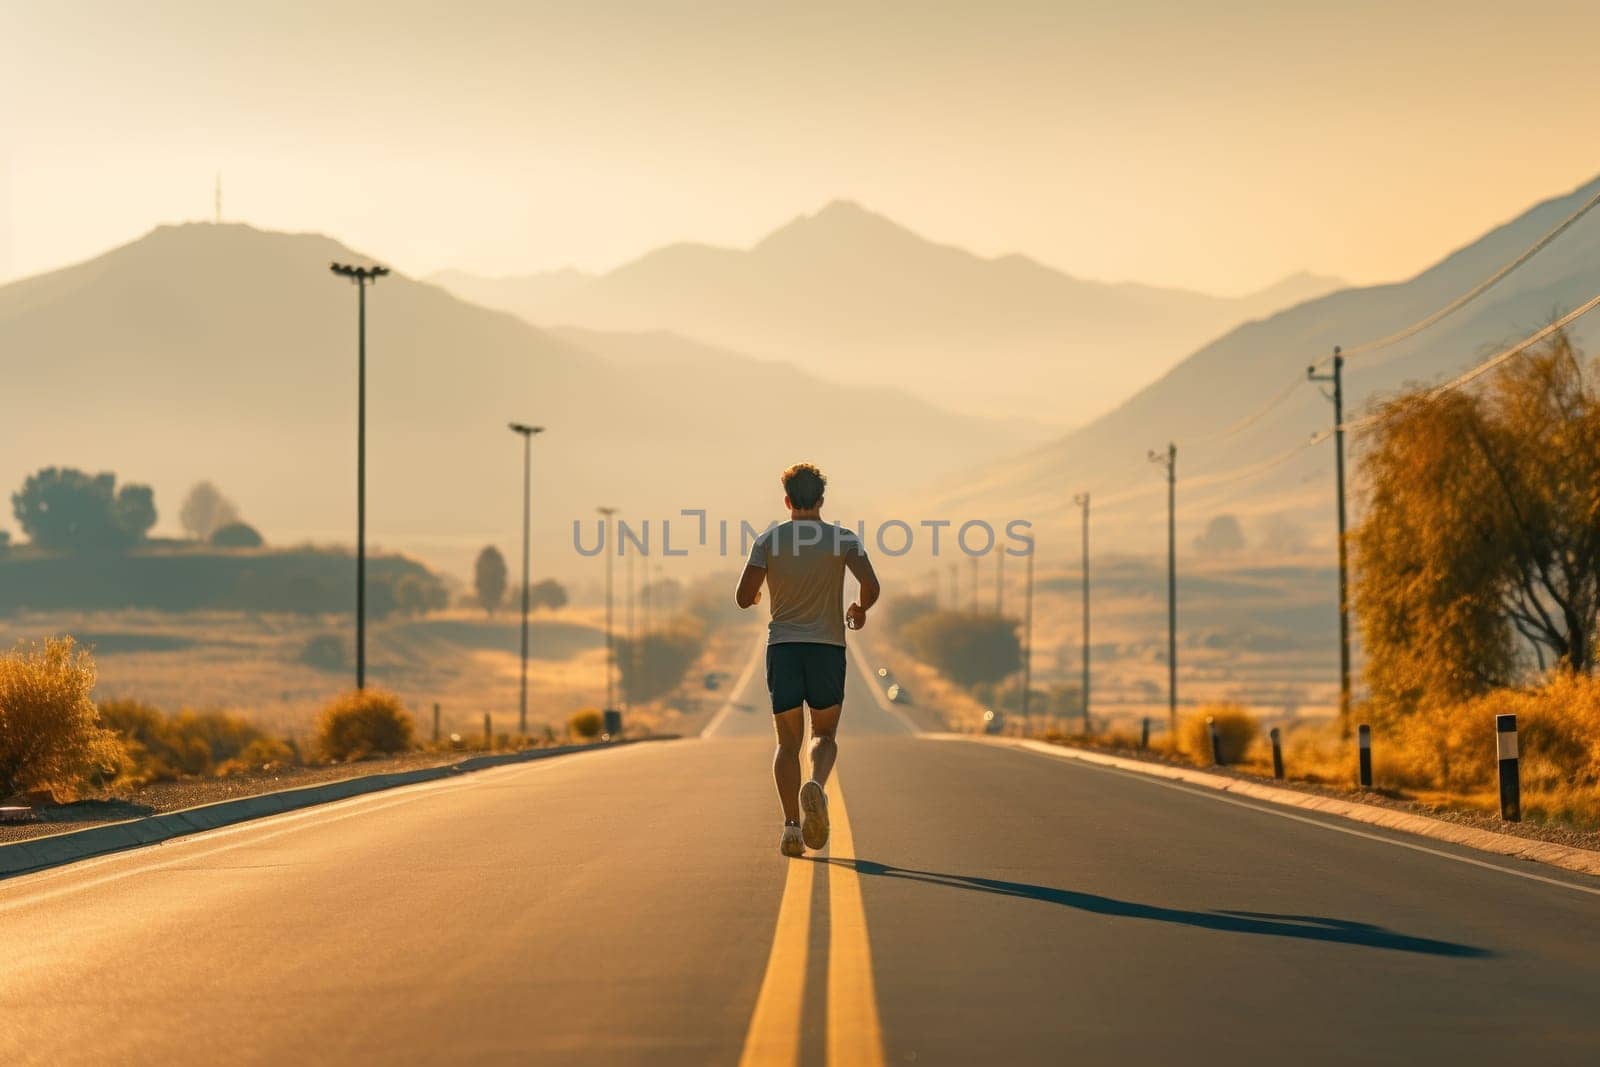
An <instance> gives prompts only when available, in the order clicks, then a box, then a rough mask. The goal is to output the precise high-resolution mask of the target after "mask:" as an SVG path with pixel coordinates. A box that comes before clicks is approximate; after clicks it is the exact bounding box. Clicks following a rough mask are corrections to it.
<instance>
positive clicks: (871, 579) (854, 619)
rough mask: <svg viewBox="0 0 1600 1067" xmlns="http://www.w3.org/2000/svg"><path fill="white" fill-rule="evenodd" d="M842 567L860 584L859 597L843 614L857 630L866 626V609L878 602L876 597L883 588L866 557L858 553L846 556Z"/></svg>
mask: <svg viewBox="0 0 1600 1067" xmlns="http://www.w3.org/2000/svg"><path fill="white" fill-rule="evenodd" d="M844 565H845V566H846V567H848V568H850V573H851V574H853V575H855V576H856V581H858V582H860V583H861V594H860V596H859V597H858V598H857V599H856V602H855V603H854V604H851V605H850V610H849V611H847V612H845V618H846V620H847V621H848V622H849V623H850V625H851V626H852V627H854V628H855V629H857V630H859V629H861V628H862V627H863V626H865V625H866V624H867V609H869V608H871V607H872V605H874V604H876V603H877V602H878V596H879V594H881V593H882V592H883V588H882V587H881V586H880V585H879V584H878V574H877V572H876V571H874V570H873V569H872V561H871V560H869V559H868V558H867V557H866V556H864V555H862V554H860V553H856V554H854V555H850V556H846V557H845V559H844Z"/></svg>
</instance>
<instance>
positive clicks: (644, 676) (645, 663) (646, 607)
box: [639, 555, 655, 693]
mask: <svg viewBox="0 0 1600 1067" xmlns="http://www.w3.org/2000/svg"><path fill="white" fill-rule="evenodd" d="M650 596H651V593H650V557H649V556H648V555H647V556H645V559H644V586H643V588H641V589H640V590H639V610H640V611H641V612H643V613H644V619H643V622H644V640H643V642H642V649H641V651H642V653H643V654H642V655H640V657H639V689H640V691H641V692H644V693H651V692H653V691H654V690H653V687H652V686H651V684H650V682H651V671H650V635H651V634H652V633H654V632H655V631H654V630H652V629H651V628H650Z"/></svg>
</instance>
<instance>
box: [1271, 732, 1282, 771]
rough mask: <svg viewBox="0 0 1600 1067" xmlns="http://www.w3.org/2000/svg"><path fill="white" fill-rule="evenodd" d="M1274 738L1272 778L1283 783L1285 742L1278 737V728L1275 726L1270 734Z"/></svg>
mask: <svg viewBox="0 0 1600 1067" xmlns="http://www.w3.org/2000/svg"><path fill="white" fill-rule="evenodd" d="M1268 736H1269V737H1271V738H1272V777H1274V778H1276V779H1277V780H1278V781H1280V782H1281V781H1283V740H1282V739H1281V738H1280V737H1279V736H1278V728H1277V727H1276V726H1274V727H1273V728H1272V730H1271V731H1270V732H1269V733H1268Z"/></svg>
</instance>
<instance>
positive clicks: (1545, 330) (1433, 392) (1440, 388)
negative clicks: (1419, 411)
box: [1326, 293, 1600, 433]
mask: <svg viewBox="0 0 1600 1067" xmlns="http://www.w3.org/2000/svg"><path fill="white" fill-rule="evenodd" d="M1597 307H1600V293H1597V294H1595V295H1594V296H1593V297H1591V298H1590V299H1589V302H1588V303H1586V304H1584V305H1582V306H1581V307H1579V308H1576V309H1575V310H1572V311H1569V312H1567V313H1566V314H1565V315H1563V316H1561V317H1560V318H1559V319H1557V320H1556V321H1554V322H1552V323H1550V324H1549V325H1548V326H1543V327H1541V328H1539V329H1537V330H1535V331H1534V332H1533V333H1531V334H1529V335H1528V336H1527V337H1524V338H1523V339H1522V340H1520V341H1518V342H1517V343H1516V344H1514V345H1511V346H1510V347H1509V348H1503V349H1501V350H1500V351H1499V352H1496V353H1495V354H1494V355H1492V356H1490V357H1489V358H1488V359H1486V360H1484V361H1483V362H1481V363H1479V364H1477V365H1476V366H1474V367H1472V368H1471V369H1470V370H1466V371H1463V372H1462V373H1461V374H1458V375H1457V376H1456V377H1454V378H1452V379H1450V380H1449V381H1448V382H1445V383H1444V384H1442V385H1436V386H1434V387H1433V388H1432V389H1429V390H1428V393H1427V395H1428V399H1430V400H1431V399H1433V398H1434V397H1436V396H1440V395H1442V394H1444V393H1447V392H1449V391H1450V390H1451V389H1457V388H1460V387H1461V386H1463V385H1466V384H1468V383H1469V382H1473V381H1476V380H1477V379H1479V378H1481V377H1483V376H1484V375H1485V374H1488V373H1489V372H1490V371H1492V370H1494V369H1495V368H1496V367H1498V366H1500V365H1501V364H1502V363H1504V362H1505V361H1506V360H1508V359H1510V358H1511V357H1512V356H1515V355H1516V354H1517V353H1519V352H1523V351H1525V350H1527V349H1529V348H1532V347H1533V346H1534V345H1536V344H1538V343H1539V342H1540V341H1543V340H1544V339H1545V338H1547V337H1549V336H1550V335H1551V334H1553V333H1555V332H1557V331H1558V330H1562V329H1565V328H1566V327H1568V326H1570V325H1572V323H1574V322H1576V321H1578V320H1579V319H1581V318H1583V316H1585V315H1587V314H1588V313H1589V312H1591V311H1593V310H1594V309H1595V308H1597ZM1382 414H1383V413H1382V412H1373V413H1372V414H1371V415H1365V416H1363V417H1361V418H1359V419H1357V420H1355V421H1354V422H1347V423H1344V424H1343V425H1342V426H1341V427H1339V428H1340V429H1343V430H1345V431H1346V432H1349V431H1350V430H1359V429H1362V428H1364V427H1367V426H1370V425H1372V424H1373V423H1374V422H1376V421H1378V419H1379V418H1381V417H1382ZM1326 432H1328V433H1332V431H1331V430H1330V431H1326Z"/></svg>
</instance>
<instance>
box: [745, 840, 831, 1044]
mask: <svg viewBox="0 0 1600 1067" xmlns="http://www.w3.org/2000/svg"><path fill="white" fill-rule="evenodd" d="M816 870H817V865H816V864H814V863H809V862H807V861H805V860H790V861H789V875H788V879H787V880H786V881H785V882H784V885H783V900H782V902H781V903H780V904H779V905H778V927H777V931H776V932H775V933H774V934H773V935H772V954H771V955H770V956H768V957H767V973H766V977H764V978H762V980H761V992H760V993H758V994H756V1010H755V1012H754V1013H752V1014H751V1016H750V1029H749V1030H748V1031H746V1032H745V1035H744V1052H743V1054H742V1055H740V1057H739V1064H740V1067H794V1064H796V1063H798V1062H799V1061H800V1017H801V1012H802V1010H803V1009H804V1007H805V994H806V941H807V938H808V937H809V936H810V932H811V882H812V879H813V878H814V877H815V875H816Z"/></svg>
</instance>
